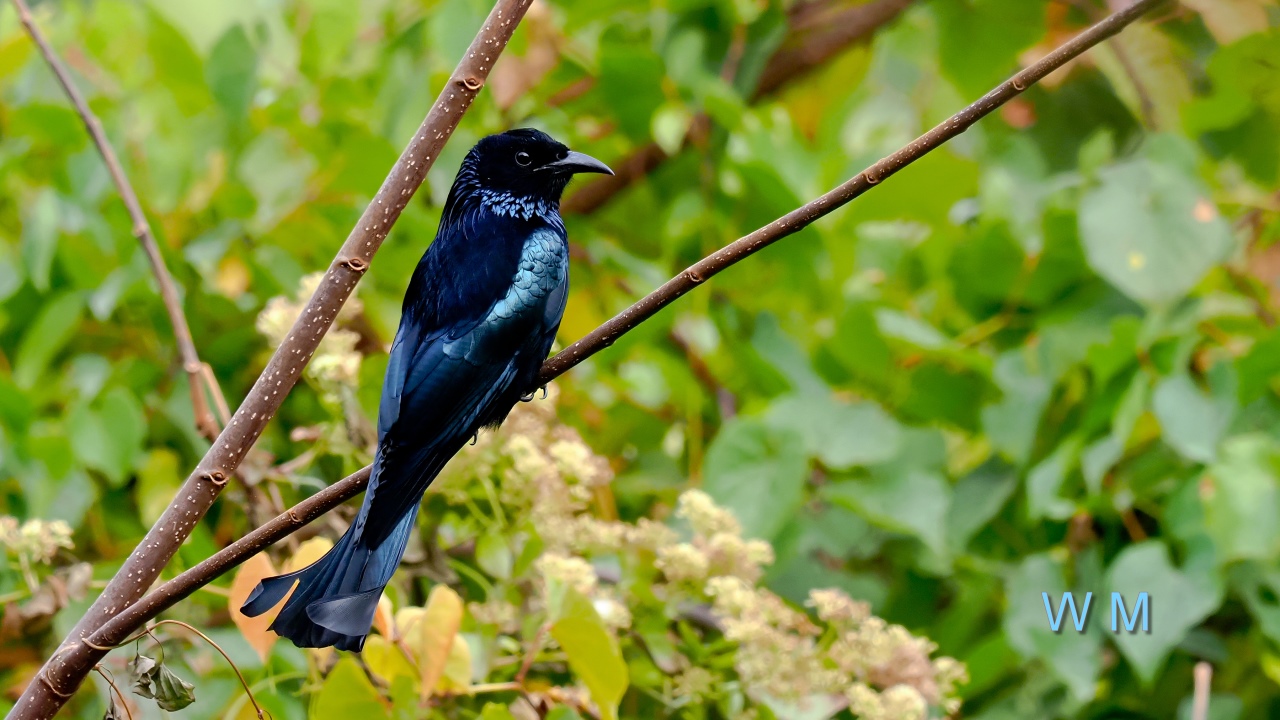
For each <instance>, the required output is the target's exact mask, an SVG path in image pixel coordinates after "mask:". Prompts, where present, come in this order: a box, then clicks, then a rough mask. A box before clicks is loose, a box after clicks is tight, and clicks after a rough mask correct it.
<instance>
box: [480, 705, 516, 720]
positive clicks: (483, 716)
mask: <svg viewBox="0 0 1280 720" xmlns="http://www.w3.org/2000/svg"><path fill="white" fill-rule="evenodd" d="M480 720H516V718H515V716H514V715H512V714H511V711H510V710H508V709H507V706H506V705H499V704H497V703H485V704H484V708H483V709H481V710H480Z"/></svg>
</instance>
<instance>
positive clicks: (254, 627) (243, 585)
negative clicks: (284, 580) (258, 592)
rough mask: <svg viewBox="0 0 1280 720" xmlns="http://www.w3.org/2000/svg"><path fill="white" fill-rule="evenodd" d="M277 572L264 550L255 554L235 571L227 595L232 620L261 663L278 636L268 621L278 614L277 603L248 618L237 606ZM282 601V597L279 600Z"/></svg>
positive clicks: (269, 652)
mask: <svg viewBox="0 0 1280 720" xmlns="http://www.w3.org/2000/svg"><path fill="white" fill-rule="evenodd" d="M275 574H276V568H275V566H274V565H273V564H272V563H271V558H269V557H267V555H266V553H258V554H257V555H254V556H253V557H251V558H249V559H248V560H247V561H245V563H244V564H243V565H241V566H240V568H239V569H238V570H236V576H235V579H233V580H232V581H231V593H230V595H228V596H227V610H228V611H229V612H230V613H231V622H234V623H235V624H236V627H238V628H240V634H241V635H244V639H245V640H247V641H248V642H249V645H250V647H252V648H253V649H254V650H255V651H257V653H258V657H259V658H261V659H262V661H263V662H266V661H267V657H268V656H269V655H271V647H272V646H273V645H275V644H276V640H277V639H279V637H280V636H279V635H276V634H275V633H274V632H272V631H271V630H268V629H267V628H269V627H270V626H271V622H272V621H273V620H275V619H276V615H277V614H278V613H279V605H277V606H276V607H274V608H272V609H271V611H269V612H266V613H263V614H261V615H259V616H258V617H249V616H248V615H245V614H244V613H242V612H240V606H241V605H243V604H244V601H245V600H248V599H249V594H250V593H252V592H253V589H254V588H255V587H257V586H258V583H259V582H261V581H262V580H263V579H265V578H269V577H271V576H273V575H275ZM280 603H281V604H283V603H284V600H281V601H280Z"/></svg>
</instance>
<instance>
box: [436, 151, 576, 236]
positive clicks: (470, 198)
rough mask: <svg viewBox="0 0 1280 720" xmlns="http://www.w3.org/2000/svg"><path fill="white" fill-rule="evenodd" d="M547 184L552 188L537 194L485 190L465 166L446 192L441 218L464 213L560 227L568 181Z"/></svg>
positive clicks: (468, 166)
mask: <svg viewBox="0 0 1280 720" xmlns="http://www.w3.org/2000/svg"><path fill="white" fill-rule="evenodd" d="M550 182H551V183H552V184H551V185H548V187H546V188H544V190H545V192H540V193H536V194H525V193H516V192H512V191H511V190H505V189H498V188H493V187H486V185H485V183H483V182H481V180H480V177H479V175H478V174H477V173H476V169H475V167H474V166H473V165H472V164H471V163H469V162H464V163H463V165H462V167H461V168H460V169H459V170H458V177H457V178H456V179H455V180H454V181H453V187H452V188H450V189H449V198H448V200H446V201H445V206H444V216H445V218H446V219H448V220H452V219H458V218H460V217H461V216H462V215H464V214H466V213H469V212H476V211H479V212H488V213H492V214H493V215H496V216H498V217H508V218H515V219H519V220H526V221H527V220H534V219H542V220H545V221H546V222H548V223H550V224H552V225H560V224H561V221H560V194H561V193H562V192H563V191H564V186H565V184H566V182H567V181H566V180H561V179H559V178H555V179H551V180H550Z"/></svg>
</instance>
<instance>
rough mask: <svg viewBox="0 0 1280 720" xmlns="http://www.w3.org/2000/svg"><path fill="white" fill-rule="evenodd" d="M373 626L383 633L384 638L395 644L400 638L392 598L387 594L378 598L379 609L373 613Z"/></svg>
mask: <svg viewBox="0 0 1280 720" xmlns="http://www.w3.org/2000/svg"><path fill="white" fill-rule="evenodd" d="M373 626H374V627H375V628H377V629H378V632H380V633H382V637H384V638H386V639H387V640H389V641H391V642H395V641H396V639H397V638H399V637H400V636H399V635H397V634H396V623H395V616H394V614H393V612H392V608H391V598H389V597H387V594H386V593H383V594H382V597H380V598H378V609H377V610H376V611H374V613H373Z"/></svg>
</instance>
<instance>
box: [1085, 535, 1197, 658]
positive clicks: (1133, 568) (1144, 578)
mask: <svg viewBox="0 0 1280 720" xmlns="http://www.w3.org/2000/svg"><path fill="white" fill-rule="evenodd" d="M1107 588H1109V590H1110V592H1111V593H1119V594H1120V597H1121V599H1122V600H1123V602H1124V603H1125V604H1126V607H1125V613H1127V614H1129V613H1133V612H1134V611H1135V604H1136V603H1137V602H1138V593H1140V592H1145V593H1147V596H1148V602H1149V603H1151V604H1152V606H1151V607H1152V608H1153V609H1151V613H1152V614H1151V615H1150V619H1151V623H1150V626H1149V627H1150V630H1151V631H1150V632H1149V633H1147V632H1142V631H1141V629H1140V628H1139V626H1138V625H1136V624H1135V629H1138V632H1135V633H1130V632H1128V631H1126V630H1125V629H1124V625H1123V619H1122V618H1119V617H1116V616H1114V615H1112V614H1111V613H1114V612H1115V608H1114V606H1113V605H1112V603H1113V602H1114V600H1113V599H1114V598H1115V595H1114V594H1113V595H1111V596H1110V597H1108V598H1106V601H1107V603H1108V609H1109V610H1110V611H1111V613H1109V615H1108V617H1111V618H1112V619H1111V623H1112V624H1113V625H1115V626H1116V627H1117V628H1118V629H1119V631H1120V632H1119V633H1118V634H1116V635H1114V636H1113V637H1114V639H1115V642H1116V645H1118V646H1119V647H1120V652H1122V653H1124V656H1125V658H1126V659H1127V660H1128V661H1129V663H1130V664H1132V665H1133V667H1134V669H1135V670H1136V671H1137V673H1138V676H1139V677H1141V678H1142V679H1143V681H1144V682H1145V683H1151V682H1152V681H1153V680H1154V679H1155V676H1156V672H1157V671H1159V670H1160V667H1161V665H1163V664H1164V661H1165V658H1167V657H1168V656H1169V653H1170V651H1172V650H1173V648H1174V647H1175V646H1177V644H1178V643H1180V642H1182V638H1183V637H1184V636H1186V634H1187V631H1188V630H1190V629H1191V628H1193V627H1195V626H1196V625H1198V624H1199V623H1200V621H1201V620H1204V619H1205V618H1206V617H1208V616H1209V614H1210V613H1211V612H1213V611H1214V610H1215V609H1217V607H1218V604H1219V602H1220V599H1221V590H1220V589H1219V588H1218V587H1217V585H1216V583H1215V582H1214V579H1213V577H1212V576H1211V575H1208V574H1204V573H1196V574H1186V573H1183V572H1181V571H1179V570H1178V569H1177V568H1175V567H1174V566H1173V565H1172V564H1170V562H1169V549H1168V548H1167V547H1165V545H1164V543H1162V542H1159V541H1154V540H1153V541H1149V542H1144V543H1140V544H1138V545H1132V546H1129V547H1127V548H1125V549H1124V550H1123V551H1122V552H1121V553H1120V554H1119V555H1118V556H1117V557H1116V559H1115V560H1113V561H1112V562H1111V567H1109V568H1108V569H1107ZM1101 599H1103V598H1099V597H1096V596H1095V601H1097V600H1101ZM1128 617H1129V619H1130V620H1133V615H1132V614H1129V615H1128Z"/></svg>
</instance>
